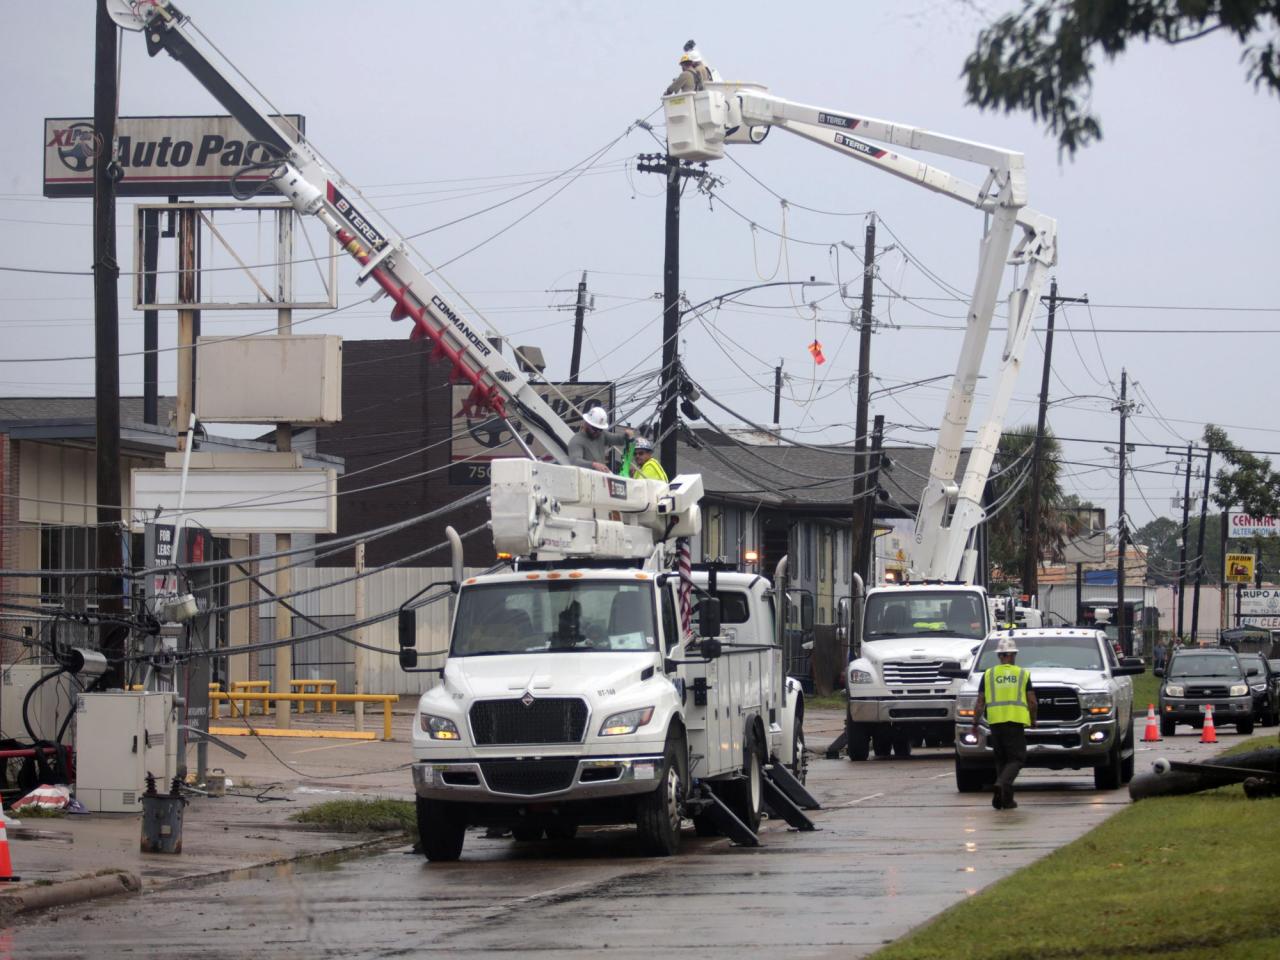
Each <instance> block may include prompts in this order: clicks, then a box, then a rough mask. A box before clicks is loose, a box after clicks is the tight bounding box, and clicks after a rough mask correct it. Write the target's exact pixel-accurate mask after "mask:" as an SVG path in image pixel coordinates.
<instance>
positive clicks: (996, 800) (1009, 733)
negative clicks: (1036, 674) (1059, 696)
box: [973, 636, 1036, 810]
mask: <svg viewBox="0 0 1280 960" xmlns="http://www.w3.org/2000/svg"><path fill="white" fill-rule="evenodd" d="M996 656H998V657H999V658H1000V662H999V663H998V664H996V665H995V666H994V667H991V668H990V669H989V670H986V671H985V672H984V673H983V675H982V680H981V682H980V683H979V684H978V702H977V704H976V705H975V706H974V711H973V732H974V735H975V736H976V735H977V733H978V720H979V718H980V717H982V716H983V713H984V711H985V714H986V718H987V727H988V728H989V729H990V731H991V734H990V737H989V738H988V742H989V743H990V744H991V749H992V751H993V752H994V753H995V761H996V783H995V788H994V790H993V792H992V796H991V805H992V806H993V807H995V808H996V809H997V810H1012V809H1014V808H1015V807H1017V806H1018V802H1017V801H1016V800H1014V799H1013V781H1014V780H1015V779H1017V776H1018V772H1019V771H1020V770H1021V769H1022V765H1023V764H1024V763H1026V761H1027V727H1031V726H1035V722H1036V695H1035V691H1033V690H1032V689H1031V673H1030V671H1028V670H1026V669H1024V668H1022V667H1019V666H1018V665H1017V664H1015V663H1014V660H1015V659H1016V658H1017V656H1018V645H1017V643H1016V642H1014V639H1013V637H1012V636H1009V637H1001V638H1000V641H999V642H998V643H997V644H996Z"/></svg>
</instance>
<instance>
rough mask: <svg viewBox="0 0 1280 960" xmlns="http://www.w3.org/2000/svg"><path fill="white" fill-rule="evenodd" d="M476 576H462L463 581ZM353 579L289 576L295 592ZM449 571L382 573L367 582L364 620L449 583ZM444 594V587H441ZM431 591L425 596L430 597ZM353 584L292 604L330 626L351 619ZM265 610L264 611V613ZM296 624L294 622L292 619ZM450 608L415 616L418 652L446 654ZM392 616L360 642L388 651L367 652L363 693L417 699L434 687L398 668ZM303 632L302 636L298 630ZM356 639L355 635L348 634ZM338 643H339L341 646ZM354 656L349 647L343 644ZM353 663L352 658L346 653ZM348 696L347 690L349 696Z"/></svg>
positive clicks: (344, 570) (314, 570) (307, 570)
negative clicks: (438, 583)
mask: <svg viewBox="0 0 1280 960" xmlns="http://www.w3.org/2000/svg"><path fill="white" fill-rule="evenodd" d="M478 572H479V571H478V570H476V571H470V570H468V571H466V574H465V575H466V576H471V575H472V573H478ZM354 574H355V570H354V569H353V568H351V567H298V568H296V569H294V571H293V589H294V590H295V591H297V590H306V589H309V588H311V587H324V586H326V585H328V584H332V583H336V582H337V581H339V580H345V579H347V578H348V577H351V576H353V575H354ZM450 576H451V571H450V570H449V568H448V567H397V568H396V569H393V570H383V571H381V572H380V573H375V574H373V575H371V576H368V577H366V578H365V616H366V617H373V616H377V615H379V614H383V613H394V611H395V610H396V609H397V608H398V607H399V606H400V605H401V604H402V603H404V602H405V601H406V600H408V599H409V598H410V597H411V596H413V595H414V594H415V593H417V592H418V591H419V590H421V589H423V588H424V587H425V586H427V585H428V584H429V583H432V582H436V581H442V580H448V579H449V578H450ZM442 589H443V588H442ZM434 592H435V591H429V593H434ZM355 596H356V594H355V581H351V582H349V583H341V584H338V585H337V586H334V587H331V588H329V589H323V590H317V591H316V592H314V593H306V594H303V595H302V596H299V597H295V598H294V599H293V601H292V602H293V604H294V606H296V607H297V608H298V609H299V610H301V611H302V612H303V613H305V614H307V615H308V616H312V617H316V618H317V619H321V620H322V622H325V623H332V622H333V621H332V620H329V619H328V618H331V617H333V618H344V619H346V620H348V621H350V620H353V619H354V617H355V606H356V602H355ZM264 609H266V608H264ZM295 619H296V618H295ZM448 620H449V604H448V601H446V600H442V601H440V602H438V603H433V604H430V605H428V606H426V607H423V608H421V609H420V610H419V611H418V651H419V652H420V653H426V652H428V651H431V650H444V649H445V648H446V647H447V646H448V642H449V635H448V631H449V623H448ZM396 629H397V621H396V617H395V616H394V615H393V616H390V617H388V619H386V620H383V621H382V622H381V623H375V624H373V625H372V626H370V627H367V628H366V629H365V637H364V640H365V642H366V643H369V644H371V645H373V646H375V647H380V648H381V649H383V650H386V651H387V652H386V653H385V654H378V653H375V652H373V651H372V650H369V651H366V652H365V670H364V689H365V692H366V693H401V694H418V693H421V692H422V691H424V690H427V689H428V688H430V687H431V686H432V685H433V684H434V683H435V682H436V674H433V673H405V672H404V671H403V670H401V669H400V662H399V660H398V655H399V652H400V646H399V644H398V643H397V640H396ZM299 632H301V631H299ZM349 635H351V636H354V634H349ZM339 642H340V641H339ZM343 646H344V647H345V648H346V649H347V650H348V651H352V652H353V651H354V648H353V647H351V646H350V645H349V644H343ZM347 657H348V659H353V656H352V653H350V652H349V653H348V654H347ZM440 662H441V658H439V657H436V658H429V657H425V656H424V657H422V659H421V660H420V665H421V666H439V665H440ZM348 692H349V691H348Z"/></svg>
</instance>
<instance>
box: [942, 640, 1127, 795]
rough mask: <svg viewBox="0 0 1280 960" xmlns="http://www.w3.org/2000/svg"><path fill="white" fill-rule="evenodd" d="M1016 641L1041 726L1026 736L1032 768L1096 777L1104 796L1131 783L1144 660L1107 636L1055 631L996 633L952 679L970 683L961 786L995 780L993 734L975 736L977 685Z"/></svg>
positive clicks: (982, 730)
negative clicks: (1002, 642)
mask: <svg viewBox="0 0 1280 960" xmlns="http://www.w3.org/2000/svg"><path fill="white" fill-rule="evenodd" d="M1006 636H1012V637H1013V638H1014V639H1015V640H1016V641H1017V644H1018V657H1017V663H1018V666H1020V667H1026V668H1027V669H1028V670H1030V671H1031V687H1032V689H1033V690H1034V691H1035V695H1036V700H1037V702H1038V704H1039V709H1038V716H1037V717H1036V724H1035V726H1034V727H1032V728H1031V729H1029V730H1028V731H1027V762H1026V766H1028V767H1043V768H1048V769H1050V770H1081V769H1090V768H1092V770H1093V780H1094V786H1095V787H1097V789H1099V790H1118V789H1120V787H1121V786H1123V785H1124V784H1126V783H1128V782H1129V781H1130V780H1131V779H1133V756H1134V735H1133V681H1132V680H1130V679H1129V677H1131V676H1135V675H1137V674H1140V673H1142V672H1143V671H1144V670H1145V669H1146V667H1145V666H1144V665H1143V662H1142V659H1141V658H1139V657H1125V658H1123V659H1122V658H1118V657H1117V656H1116V652H1115V647H1114V646H1113V645H1112V644H1111V641H1109V640H1108V639H1107V636H1106V634H1105V633H1103V631H1101V630H1090V629H1084V628H1080V627H1057V628H1046V629H1042V630H1013V631H999V632H997V633H993V634H992V635H991V636H990V637H989V638H988V639H987V641H986V642H985V644H984V645H983V646H982V648H981V650H979V651H978V654H977V656H975V657H973V658H972V662H971V663H965V664H963V665H962V666H961V667H959V668H957V669H956V670H955V671H954V672H956V673H963V674H964V675H965V676H966V679H965V681H964V685H963V687H962V688H961V690H960V695H959V697H958V698H957V700H956V727H955V737H956V786H957V788H958V789H959V790H961V791H962V792H966V793H967V792H971V791H978V790H983V789H986V788H988V787H990V785H991V783H992V782H993V780H994V779H995V767H994V765H993V761H992V752H991V748H990V747H989V746H987V734H988V732H989V731H988V729H987V727H986V725H985V723H980V724H979V725H978V729H977V731H976V732H975V731H974V729H973V713H974V706H975V704H976V702H977V699H978V682H979V678H980V676H981V674H982V672H983V671H984V670H987V669H989V668H990V667H992V666H995V664H996V662H997V660H996V652H995V649H996V642H997V641H998V640H999V639H1000V638H1001V637H1006Z"/></svg>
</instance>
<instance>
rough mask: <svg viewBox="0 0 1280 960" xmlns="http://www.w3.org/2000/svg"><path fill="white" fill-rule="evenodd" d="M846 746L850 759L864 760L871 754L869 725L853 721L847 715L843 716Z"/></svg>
mask: <svg viewBox="0 0 1280 960" xmlns="http://www.w3.org/2000/svg"><path fill="white" fill-rule="evenodd" d="M844 733H845V738H846V740H847V743H846V748H847V749H848V751H849V759H850V760H865V759H867V757H869V756H870V755H871V727H870V726H868V725H867V724H865V723H854V722H853V721H852V720H850V719H849V717H848V715H847V714H846V715H845V718H844Z"/></svg>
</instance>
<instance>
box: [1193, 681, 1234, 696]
mask: <svg viewBox="0 0 1280 960" xmlns="http://www.w3.org/2000/svg"><path fill="white" fill-rule="evenodd" d="M1230 689H1231V688H1230V687H1226V686H1223V685H1221V684H1216V683H1197V684H1196V685H1195V686H1192V685H1191V684H1187V696H1188V697H1206V698H1207V697H1225V696H1227V694H1228V693H1229V692H1230Z"/></svg>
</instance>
